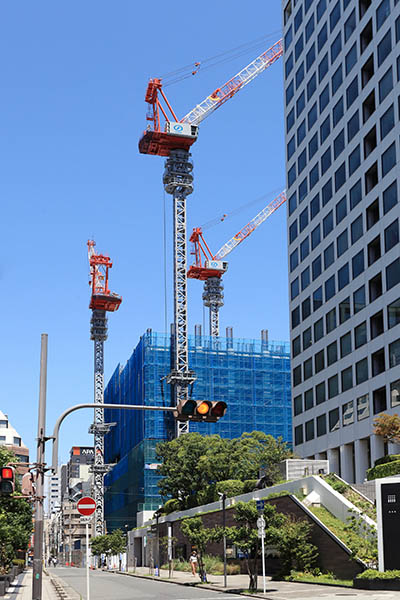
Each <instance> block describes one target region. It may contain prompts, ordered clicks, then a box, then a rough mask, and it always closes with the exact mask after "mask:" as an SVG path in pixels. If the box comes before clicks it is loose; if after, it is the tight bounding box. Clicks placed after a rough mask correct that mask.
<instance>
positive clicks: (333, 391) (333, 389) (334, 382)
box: [328, 375, 339, 399]
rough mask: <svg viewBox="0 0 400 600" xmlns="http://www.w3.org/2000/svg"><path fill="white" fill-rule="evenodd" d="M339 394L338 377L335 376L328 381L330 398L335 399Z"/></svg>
mask: <svg viewBox="0 0 400 600" xmlns="http://www.w3.org/2000/svg"><path fill="white" fill-rule="evenodd" d="M338 393H339V384H338V376H337V375H334V376H333V377H330V378H329V379H328V398H329V399H331V398H334V397H335V396H337V395H338Z"/></svg>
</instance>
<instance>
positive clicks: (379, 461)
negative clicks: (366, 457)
mask: <svg viewBox="0 0 400 600" xmlns="http://www.w3.org/2000/svg"><path fill="white" fill-rule="evenodd" d="M394 460H400V454H387V455H386V456H382V458H377V459H376V461H375V463H374V465H375V467H377V466H378V465H384V464H386V463H389V462H392V461H394Z"/></svg>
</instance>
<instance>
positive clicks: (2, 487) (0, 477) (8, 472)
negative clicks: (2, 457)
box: [0, 467, 15, 495]
mask: <svg viewBox="0 0 400 600" xmlns="http://www.w3.org/2000/svg"><path fill="white" fill-rule="evenodd" d="M14 490H15V472H14V468H13V467H1V469H0V494H4V495H9V494H12V493H13V492H14Z"/></svg>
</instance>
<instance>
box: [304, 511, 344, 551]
mask: <svg viewBox="0 0 400 600" xmlns="http://www.w3.org/2000/svg"><path fill="white" fill-rule="evenodd" d="M307 508H308V510H310V511H311V512H312V513H313V514H314V515H315V516H316V517H318V519H319V520H320V521H322V523H323V524H324V525H325V526H326V527H328V529H330V530H331V531H332V533H334V534H335V535H336V537H338V538H339V539H340V540H341V541H342V542H344V543H345V544H346V545H347V544H348V543H349V542H350V535H349V532H348V531H346V524H345V523H343V521H341V520H340V519H337V518H336V517H334V516H333V514H332V513H330V512H329V510H327V509H326V508H324V507H323V506H308V507H307Z"/></svg>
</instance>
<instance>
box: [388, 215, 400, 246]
mask: <svg viewBox="0 0 400 600" xmlns="http://www.w3.org/2000/svg"><path fill="white" fill-rule="evenodd" d="M398 243H399V222H398V220H397V219H396V220H395V221H393V223H391V224H390V225H389V226H388V227H386V229H385V252H389V250H391V248H393V246H396V244H398Z"/></svg>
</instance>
